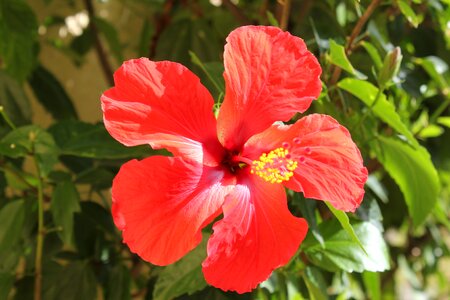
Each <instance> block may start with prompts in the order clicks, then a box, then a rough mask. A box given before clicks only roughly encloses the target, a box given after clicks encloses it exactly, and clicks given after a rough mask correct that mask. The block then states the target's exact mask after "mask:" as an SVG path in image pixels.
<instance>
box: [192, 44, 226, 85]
mask: <svg viewBox="0 0 450 300" xmlns="http://www.w3.org/2000/svg"><path fill="white" fill-rule="evenodd" d="M189 55H190V56H191V60H192V62H193V63H194V64H196V65H197V66H199V67H200V68H201V69H202V71H203V72H204V73H205V74H206V76H207V77H208V79H209V81H211V83H212V84H213V85H214V87H215V88H216V89H217V91H218V92H219V93H225V82H224V80H223V77H222V74H223V71H224V69H223V65H222V64H221V63H216V62H212V63H203V62H202V61H201V60H200V58H198V56H197V55H195V53H194V52H192V51H189Z"/></svg>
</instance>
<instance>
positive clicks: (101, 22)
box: [94, 18, 123, 64]
mask: <svg viewBox="0 0 450 300" xmlns="http://www.w3.org/2000/svg"><path fill="white" fill-rule="evenodd" d="M94 22H95V25H97V28H98V29H99V31H100V32H101V33H102V34H103V36H104V37H105V39H106V42H107V43H108V47H109V49H110V50H111V52H112V53H113V55H114V57H115V58H116V60H117V63H118V64H121V63H122V62H123V55H122V45H121V44H120V41H119V35H118V33H117V30H116V28H114V26H113V25H112V24H111V23H109V22H108V21H106V20H105V19H102V18H95V20H94Z"/></svg>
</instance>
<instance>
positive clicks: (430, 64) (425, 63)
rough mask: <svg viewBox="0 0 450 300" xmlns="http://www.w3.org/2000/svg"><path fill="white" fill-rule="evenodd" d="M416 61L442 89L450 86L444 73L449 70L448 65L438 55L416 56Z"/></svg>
mask: <svg viewBox="0 0 450 300" xmlns="http://www.w3.org/2000/svg"><path fill="white" fill-rule="evenodd" d="M414 62H415V63H416V64H418V65H420V66H421V67H422V68H423V69H424V70H425V71H426V72H427V73H428V75H429V76H430V77H431V79H432V80H433V81H434V82H435V83H436V84H437V85H438V86H439V88H440V89H446V88H448V82H447V79H446V78H445V77H444V73H445V72H446V71H447V70H448V65H447V64H446V63H445V62H444V61H443V60H442V59H440V58H438V57H436V56H428V57H423V58H416V59H414Z"/></svg>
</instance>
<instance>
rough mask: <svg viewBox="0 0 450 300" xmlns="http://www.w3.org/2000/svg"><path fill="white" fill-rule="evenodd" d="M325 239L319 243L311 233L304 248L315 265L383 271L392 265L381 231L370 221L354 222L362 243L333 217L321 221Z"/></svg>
mask: <svg viewBox="0 0 450 300" xmlns="http://www.w3.org/2000/svg"><path fill="white" fill-rule="evenodd" d="M319 229H320V232H321V233H322V235H323V237H324V240H325V243H324V247H322V246H321V245H320V243H318V242H317V241H316V240H315V239H313V238H312V237H311V236H309V235H308V236H307V238H306V239H305V241H304V242H303V245H302V249H303V251H304V253H305V254H306V256H307V257H308V259H310V260H311V261H312V262H313V263H314V264H315V265H317V266H320V267H321V268H323V269H326V270H329V271H332V272H334V271H338V270H344V271H347V272H353V271H356V272H363V271H372V272H381V271H385V270H387V269H389V255H388V250H387V246H386V243H385V242H384V239H383V236H382V235H381V232H380V231H379V230H378V229H377V228H376V227H375V226H374V225H372V224H371V223H369V222H362V223H356V224H353V229H354V231H355V233H356V235H357V236H358V237H359V239H360V241H361V244H362V245H363V247H364V249H366V251H367V254H366V253H364V251H362V249H361V247H360V246H359V245H358V244H357V243H355V242H354V241H353V239H352V238H351V236H350V235H349V234H348V233H347V231H345V230H344V229H342V228H341V226H339V224H338V221H337V220H335V219H333V220H330V221H324V222H322V223H321V224H320V225H319Z"/></svg>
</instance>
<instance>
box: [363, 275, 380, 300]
mask: <svg viewBox="0 0 450 300" xmlns="http://www.w3.org/2000/svg"><path fill="white" fill-rule="evenodd" d="M363 281H364V285H365V286H366V290H367V294H368V296H370V299H371V300H381V282H380V273H376V272H364V273H363Z"/></svg>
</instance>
